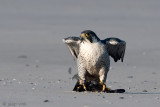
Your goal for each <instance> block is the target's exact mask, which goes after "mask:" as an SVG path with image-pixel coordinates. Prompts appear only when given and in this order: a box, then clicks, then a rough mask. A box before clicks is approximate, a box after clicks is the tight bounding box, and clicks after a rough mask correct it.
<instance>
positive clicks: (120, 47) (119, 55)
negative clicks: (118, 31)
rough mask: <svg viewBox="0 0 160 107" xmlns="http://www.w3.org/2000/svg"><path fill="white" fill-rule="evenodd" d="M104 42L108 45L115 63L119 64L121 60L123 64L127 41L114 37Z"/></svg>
mask: <svg viewBox="0 0 160 107" xmlns="http://www.w3.org/2000/svg"><path fill="white" fill-rule="evenodd" d="M102 42H103V43H105V44H106V47H107V51H108V53H109V55H110V56H111V57H112V58H113V59H114V61H115V62H117V61H118V60H121V61H122V62H123V58H124V54H125V49H126V42H125V41H123V40H120V39H118V38H113V37H112V38H107V39H105V40H102Z"/></svg>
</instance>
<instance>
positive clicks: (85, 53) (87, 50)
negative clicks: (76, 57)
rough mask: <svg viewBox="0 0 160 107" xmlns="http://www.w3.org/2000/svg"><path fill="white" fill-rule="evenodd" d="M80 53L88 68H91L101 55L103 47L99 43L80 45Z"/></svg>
mask: <svg viewBox="0 0 160 107" xmlns="http://www.w3.org/2000/svg"><path fill="white" fill-rule="evenodd" d="M80 53H81V56H82V57H83V59H84V60H85V63H86V65H87V66H88V67H93V66H95V65H96V63H97V62H98V60H99V58H100V57H101V56H102V55H103V53H104V51H103V46H102V45H101V44H100V43H82V45H81V48H80Z"/></svg>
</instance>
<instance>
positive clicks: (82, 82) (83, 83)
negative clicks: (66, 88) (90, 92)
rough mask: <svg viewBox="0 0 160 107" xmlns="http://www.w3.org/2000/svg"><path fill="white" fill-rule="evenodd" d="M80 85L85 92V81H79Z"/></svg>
mask: <svg viewBox="0 0 160 107" xmlns="http://www.w3.org/2000/svg"><path fill="white" fill-rule="evenodd" d="M80 84H81V85H82V86H83V89H84V90H85V91H87V88H86V85H85V80H80Z"/></svg>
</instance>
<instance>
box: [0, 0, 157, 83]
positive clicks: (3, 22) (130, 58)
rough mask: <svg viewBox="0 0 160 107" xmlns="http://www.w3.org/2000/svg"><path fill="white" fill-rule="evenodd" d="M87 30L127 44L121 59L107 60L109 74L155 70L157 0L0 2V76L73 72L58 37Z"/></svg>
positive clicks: (69, 57)
mask: <svg viewBox="0 0 160 107" xmlns="http://www.w3.org/2000/svg"><path fill="white" fill-rule="evenodd" d="M87 29H90V30H93V31H94V32H95V33H96V34H97V35H98V36H99V37H100V38H101V39H105V38H107V37H118V38H120V39H122V40H125V41H126V42H127V49H126V55H125V58H124V63H120V62H118V63H114V62H113V60H112V62H111V67H112V68H113V69H112V71H113V72H112V73H113V74H114V72H115V75H116V72H118V71H119V70H122V71H124V72H126V73H128V74H129V75H130V74H132V75H136V77H137V78H141V77H143V75H144V72H145V73H147V71H148V74H147V75H150V74H152V73H153V72H157V73H159V72H158V70H159V64H160V62H159V61H160V45H159V40H160V36H159V34H160V1H159V0H121V1H119V0H99V1H97V0H0V73H1V78H3V77H10V76H12V77H16V76H18V74H20V76H19V78H23V79H24V76H25V75H24V74H25V73H28V72H30V73H29V74H32V73H33V72H32V71H38V73H37V72H36V75H43V76H44V77H45V76H46V78H49V77H50V79H52V78H56V79H58V78H61V77H60V76H61V75H62V74H64V75H67V70H68V68H69V67H71V68H72V70H73V72H74V74H75V73H77V68H76V62H74V61H73V59H72V56H71V55H70V53H69V51H68V49H67V47H66V46H65V45H64V44H63V42H62V39H63V38H65V37H68V36H80V33H81V32H82V31H83V30H87ZM114 67H115V69H114ZM7 71H8V72H7ZM129 71H130V72H129ZM133 71H134V72H133ZM142 71H144V72H143V73H142V74H141V73H140V72H142ZM8 73H9V74H8ZM21 73H22V74H21ZM55 73H58V77H57V76H55ZM137 73H139V75H137ZM29 74H28V75H29ZM138 76H139V77H138ZM120 77H121V78H123V76H122V75H121V76H120ZM27 79H28V78H26V80H27ZM109 79H111V77H109Z"/></svg>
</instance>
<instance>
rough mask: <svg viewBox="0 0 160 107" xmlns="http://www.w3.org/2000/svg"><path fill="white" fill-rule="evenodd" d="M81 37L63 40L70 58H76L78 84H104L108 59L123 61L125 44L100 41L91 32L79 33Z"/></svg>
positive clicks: (108, 39) (113, 39)
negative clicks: (93, 82) (92, 82)
mask: <svg viewBox="0 0 160 107" xmlns="http://www.w3.org/2000/svg"><path fill="white" fill-rule="evenodd" d="M81 36H82V37H80V38H79V37H68V38H65V39H63V42H64V43H65V44H67V46H68V48H69V50H70V52H71V54H72V56H73V57H74V59H75V57H76V58H77V65H78V76H79V81H80V84H84V82H85V81H93V80H94V81H97V82H100V81H102V82H103V83H105V82H106V79H107V73H108V71H109V67H110V58H109V55H110V56H111V57H113V59H114V61H115V62H117V60H120V59H121V61H123V57H124V53H125V47H126V42H125V41H122V40H120V39H118V38H107V39H105V40H100V39H99V38H98V37H97V36H96V34H95V33H94V32H93V31H91V30H85V31H83V32H82V33H81Z"/></svg>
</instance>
